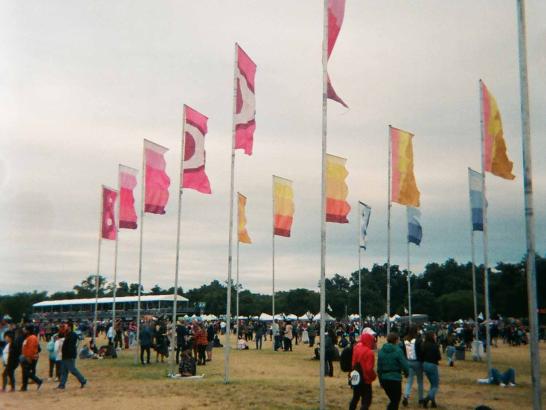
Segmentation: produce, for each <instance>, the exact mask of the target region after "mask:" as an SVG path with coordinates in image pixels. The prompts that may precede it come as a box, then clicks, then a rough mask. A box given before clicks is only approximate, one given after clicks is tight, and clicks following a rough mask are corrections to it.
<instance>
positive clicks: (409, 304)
mask: <svg viewBox="0 0 546 410" xmlns="http://www.w3.org/2000/svg"><path fill="white" fill-rule="evenodd" d="M407 248H408V313H409V325H410V326H411V266H410V242H409V241H408V244H407Z"/></svg>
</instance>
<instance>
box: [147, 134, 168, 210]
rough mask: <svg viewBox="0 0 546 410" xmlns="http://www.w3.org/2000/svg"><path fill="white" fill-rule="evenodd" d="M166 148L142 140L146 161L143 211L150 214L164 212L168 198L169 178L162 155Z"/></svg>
mask: <svg viewBox="0 0 546 410" xmlns="http://www.w3.org/2000/svg"><path fill="white" fill-rule="evenodd" d="M168 150H169V149H168V148H165V147H162V146H161V145H158V144H156V143H155V142H152V141H148V140H146V139H145V140H144V157H145V161H146V186H145V188H146V194H145V196H144V197H145V201H144V211H145V212H148V213H151V214H160V215H163V214H164V213H165V206H166V205H167V201H168V200H169V185H170V184H171V180H170V179H169V176H168V175H167V173H166V172H165V165H166V164H165V158H164V157H163V155H164V154H165V153H166V152H167V151H168Z"/></svg>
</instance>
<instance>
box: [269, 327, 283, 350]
mask: <svg viewBox="0 0 546 410" xmlns="http://www.w3.org/2000/svg"><path fill="white" fill-rule="evenodd" d="M271 334H272V335H273V349H274V350H275V351H277V350H279V347H281V336H280V328H279V324H278V323H277V321H276V320H275V321H274V322H273V323H272V324H271Z"/></svg>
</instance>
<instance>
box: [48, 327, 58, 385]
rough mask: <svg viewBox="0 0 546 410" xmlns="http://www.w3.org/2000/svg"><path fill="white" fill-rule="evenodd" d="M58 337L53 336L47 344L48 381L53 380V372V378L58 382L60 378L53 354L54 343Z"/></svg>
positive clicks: (54, 354)
mask: <svg viewBox="0 0 546 410" xmlns="http://www.w3.org/2000/svg"><path fill="white" fill-rule="evenodd" d="M58 336H59V335H56V334H55V335H53V336H51V337H50V339H49V342H47V351H48V353H49V379H48V381H50V380H51V379H53V373H54V372H55V378H56V379H57V380H58V379H59V377H60V366H59V365H58V362H57V354H56V352H55V342H56V341H57V338H58Z"/></svg>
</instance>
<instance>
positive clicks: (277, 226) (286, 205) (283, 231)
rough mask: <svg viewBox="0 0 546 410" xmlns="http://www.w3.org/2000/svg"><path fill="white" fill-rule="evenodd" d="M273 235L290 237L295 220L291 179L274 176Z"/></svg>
mask: <svg viewBox="0 0 546 410" xmlns="http://www.w3.org/2000/svg"><path fill="white" fill-rule="evenodd" d="M273 218H274V219H273V234H274V235H277V236H285V237H290V231H291V229H292V222H293V220H294V190H293V189H292V181H290V180H289V179H285V178H281V177H278V176H273Z"/></svg>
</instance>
